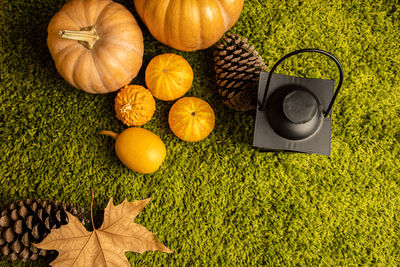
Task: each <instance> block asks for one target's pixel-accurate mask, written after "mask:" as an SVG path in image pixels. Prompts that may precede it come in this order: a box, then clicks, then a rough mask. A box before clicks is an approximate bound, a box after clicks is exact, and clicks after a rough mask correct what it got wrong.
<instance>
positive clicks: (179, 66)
mask: <svg viewBox="0 0 400 267" xmlns="http://www.w3.org/2000/svg"><path fill="white" fill-rule="evenodd" d="M145 78H146V85H147V88H149V90H150V92H151V93H152V94H153V96H154V97H155V98H157V99H160V100H164V101H170V100H175V99H178V98H180V97H182V96H183V95H184V94H185V93H186V92H187V91H188V90H189V89H190V87H191V86H192V82H193V70H192V67H191V66H190V65H189V63H188V62H187V61H186V60H185V59H184V58H183V57H181V56H179V55H175V54H163V55H158V56H156V57H154V58H153V59H152V60H151V61H150V63H149V65H148V66H147V68H146V74H145Z"/></svg>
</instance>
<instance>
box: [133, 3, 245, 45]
mask: <svg viewBox="0 0 400 267" xmlns="http://www.w3.org/2000/svg"><path fill="white" fill-rule="evenodd" d="M134 2H135V8H136V11H137V12H138V14H139V16H140V18H141V19H142V20H143V22H144V24H146V26H147V28H148V29H149V31H150V33H151V34H152V35H153V36H154V37H155V38H156V39H157V40H158V41H160V42H161V43H163V44H166V45H169V46H171V47H173V48H175V49H178V50H183V51H195V50H198V49H205V48H208V47H210V46H211V45H213V44H214V43H216V42H217V41H218V40H219V39H220V38H221V37H222V35H223V34H224V33H225V32H226V31H228V30H229V29H230V28H231V27H232V26H233V25H234V24H235V23H236V21H237V20H238V18H239V15H240V12H241V11H242V8H243V2H244V0H202V1H199V0H196V1H192V0H134Z"/></svg>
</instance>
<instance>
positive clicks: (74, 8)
mask: <svg viewBox="0 0 400 267" xmlns="http://www.w3.org/2000/svg"><path fill="white" fill-rule="evenodd" d="M47 31H48V37H47V45H48V47H49V50H50V53H51V56H52V57H53V59H54V61H55V63H56V68H57V70H58V72H59V73H60V75H61V76H62V77H63V78H64V79H65V80H66V81H67V82H68V83H70V84H71V85H73V86H74V87H76V88H79V89H82V90H84V91H86V92H89V93H93V94H101V93H108V92H113V91H116V90H118V89H119V88H121V87H122V86H124V85H126V84H129V83H130V81H131V80H132V79H133V78H134V77H135V76H136V75H137V73H138V72H139V69H140V67H141V65H142V57H143V36H142V31H141V30H140V28H139V26H138V24H137V22H136V20H135V18H134V17H133V15H132V14H131V13H130V12H129V10H128V9H126V8H125V7H124V6H123V5H121V4H118V3H115V2H113V1H111V0H72V1H70V2H68V3H66V4H65V5H64V6H63V8H62V9H61V10H60V11H59V12H58V13H57V14H56V15H55V16H54V17H53V18H52V19H51V21H50V24H49V26H48V29H47Z"/></svg>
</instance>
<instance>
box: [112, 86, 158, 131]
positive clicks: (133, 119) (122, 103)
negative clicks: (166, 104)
mask: <svg viewBox="0 0 400 267" xmlns="http://www.w3.org/2000/svg"><path fill="white" fill-rule="evenodd" d="M155 110H156V102H155V101H154V98H153V95H152V94H151V93H150V91H149V90H147V89H146V88H144V87H143V86H140V85H126V86H125V87H124V88H122V89H121V90H120V91H119V92H118V94H117V96H116V98H115V113H116V115H117V118H118V119H119V120H121V121H122V122H123V123H124V124H126V125H128V126H141V125H143V124H145V123H147V122H148V121H149V120H151V118H152V117H153V114H154V111H155Z"/></svg>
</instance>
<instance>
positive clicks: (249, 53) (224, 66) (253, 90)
mask: <svg viewBox="0 0 400 267" xmlns="http://www.w3.org/2000/svg"><path fill="white" fill-rule="evenodd" d="M214 69H215V72H216V77H217V86H218V93H219V95H220V96H221V97H222V101H223V103H224V104H225V105H227V106H228V107H230V108H232V109H234V110H238V111H247V110H252V109H255V108H256V104H257V103H256V102H257V86H258V78H259V76H260V72H261V71H263V70H265V69H266V66H265V64H264V61H263V59H262V58H261V57H260V56H259V55H258V52H257V51H256V50H255V48H254V46H253V45H250V44H249V43H248V42H247V38H240V37H239V36H238V35H236V34H226V35H225V37H224V38H223V39H222V40H221V41H219V43H218V45H217V48H216V51H214Z"/></svg>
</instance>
